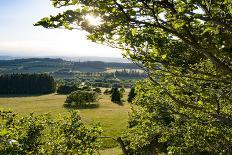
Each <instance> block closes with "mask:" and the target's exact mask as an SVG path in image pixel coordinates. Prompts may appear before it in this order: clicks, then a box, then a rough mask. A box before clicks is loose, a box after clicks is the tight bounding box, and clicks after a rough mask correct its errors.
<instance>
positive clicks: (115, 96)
mask: <svg viewBox="0 0 232 155" xmlns="http://www.w3.org/2000/svg"><path fill="white" fill-rule="evenodd" d="M121 98H122V95H121V93H120V91H119V90H118V88H112V89H111V101H112V102H114V103H118V104H120V103H122V101H121Z"/></svg>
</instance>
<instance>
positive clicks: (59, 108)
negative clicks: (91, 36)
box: [0, 92, 130, 154]
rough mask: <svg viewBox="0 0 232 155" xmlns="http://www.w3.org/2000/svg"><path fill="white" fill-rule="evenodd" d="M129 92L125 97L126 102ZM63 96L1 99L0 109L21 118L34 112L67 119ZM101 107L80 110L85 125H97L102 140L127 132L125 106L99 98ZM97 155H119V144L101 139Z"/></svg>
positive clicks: (64, 97)
mask: <svg viewBox="0 0 232 155" xmlns="http://www.w3.org/2000/svg"><path fill="white" fill-rule="evenodd" d="M127 94H128V92H126V93H125V95H124V100H126V97H127ZM65 99H66V96H65V95H56V94H49V95H42V96H0V108H3V109H11V110H13V111H14V112H16V113H18V114H20V115H26V114H29V113H32V112H34V113H35V114H42V113H50V114H51V115H52V116H56V115H59V114H61V115H66V114H67V113H68V109H66V108H64V107H63V104H64V101H65ZM99 103H100V106H99V107H98V108H95V109H80V116H81V117H82V120H83V121H84V122H85V123H87V124H92V123H96V122H100V123H101V125H102V128H103V131H104V132H103V136H113V137H117V136H120V135H121V134H122V132H123V131H124V130H125V129H126V126H127V119H128V112H129V111H130V106H129V104H128V103H127V102H125V104H124V105H123V106H120V105H117V104H114V103H112V102H111V101H110V96H107V95H101V96H100V100H99ZM102 149H103V150H102V151H100V154H119V153H118V152H120V149H119V148H118V144H117V143H115V142H114V141H112V140H110V139H104V140H103V144H102Z"/></svg>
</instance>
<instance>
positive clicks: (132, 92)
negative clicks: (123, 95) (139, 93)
mask: <svg viewBox="0 0 232 155" xmlns="http://www.w3.org/2000/svg"><path fill="white" fill-rule="evenodd" d="M135 95H136V93H135V88H134V87H132V88H131V90H130V92H129V94H128V99H127V101H128V102H129V103H131V102H132V100H133V99H134V98H135Z"/></svg>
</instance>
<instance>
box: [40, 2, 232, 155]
mask: <svg viewBox="0 0 232 155" xmlns="http://www.w3.org/2000/svg"><path fill="white" fill-rule="evenodd" d="M53 4H54V6H55V7H62V6H67V5H74V6H75V5H76V6H77V7H78V9H76V10H67V11H65V12H64V13H61V14H58V15H57V16H50V17H48V18H44V19H42V20H41V21H40V22H38V23H37V24H36V25H42V26H44V27H46V28H57V27H65V28H67V29H76V28H77V29H83V30H86V31H88V32H89V35H88V38H89V39H91V40H92V41H95V42H98V43H105V44H108V45H110V46H113V47H117V48H120V49H122V50H124V51H125V56H126V57H129V58H130V59H131V60H132V61H133V62H135V63H137V64H138V65H140V66H141V67H142V68H144V70H145V71H146V73H147V75H148V79H147V80H145V81H144V82H141V83H139V84H138V85H137V86H136V90H138V91H137V93H138V95H137V96H136V102H135V104H136V105H137V106H136V107H137V108H138V109H137V110H136V109H134V110H133V112H132V114H131V116H130V121H129V123H131V124H132V125H131V126H130V129H129V132H127V134H126V136H125V137H124V139H125V140H126V141H127V147H128V150H132V151H134V152H143V151H147V150H152V151H160V152H170V153H174V154H175V153H176V154H179V153H180V152H181V153H191V154H201V153H202V154H203V153H209V154H220V153H222V154H223V153H228V154H229V153H230V150H231V148H232V140H231V139H232V138H231V137H232V135H231V126H232V115H231V113H232V108H231V103H232V102H231V101H232V93H231V92H232V85H231V81H232V64H231V59H232V54H231V50H232V40H231V37H232V11H231V10H232V1H229V0H217V1H211V0H185V1H180V0H176V1H173V0H160V1H151V0H139V1H132V0H131V1H125V0H119V1H118V0H109V1H105V0H98V1H96V0H89V1H82V0H53ZM86 15H93V16H98V17H100V18H101V19H102V20H101V24H99V25H97V26H96V25H95V26H94V25H91V23H90V22H88V19H87V18H85V16H86ZM167 120H169V121H167ZM164 121H165V122H166V123H163V122H164ZM144 122H147V123H144ZM215 142H217V143H215Z"/></svg>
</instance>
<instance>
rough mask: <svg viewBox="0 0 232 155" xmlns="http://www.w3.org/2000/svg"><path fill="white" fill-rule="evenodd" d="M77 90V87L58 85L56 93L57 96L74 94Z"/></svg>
mask: <svg viewBox="0 0 232 155" xmlns="http://www.w3.org/2000/svg"><path fill="white" fill-rule="evenodd" d="M77 89H78V87H77V86H76V85H65V84H64V85H63V84H62V85H60V86H59V87H58V88H57V91H56V92H57V93H58V94H70V93H71V92H74V91H76V90H77Z"/></svg>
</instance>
